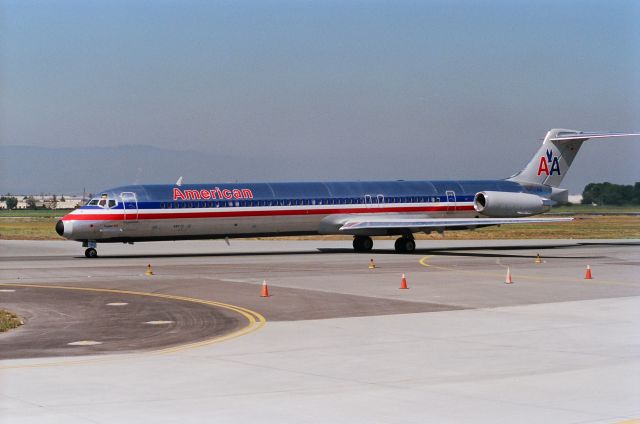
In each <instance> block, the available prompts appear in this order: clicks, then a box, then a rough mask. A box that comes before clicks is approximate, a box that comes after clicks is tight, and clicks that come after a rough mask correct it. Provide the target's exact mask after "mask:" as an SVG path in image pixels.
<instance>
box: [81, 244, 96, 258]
mask: <svg viewBox="0 0 640 424" xmlns="http://www.w3.org/2000/svg"><path fill="white" fill-rule="evenodd" d="M84 256H86V257H87V258H97V257H98V251H97V250H96V249H94V248H93V247H90V248H88V249H87V250H85V251H84Z"/></svg>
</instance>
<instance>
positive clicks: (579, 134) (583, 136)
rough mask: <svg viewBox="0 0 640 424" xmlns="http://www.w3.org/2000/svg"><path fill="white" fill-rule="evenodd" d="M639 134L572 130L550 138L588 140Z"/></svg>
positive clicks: (552, 139)
mask: <svg viewBox="0 0 640 424" xmlns="http://www.w3.org/2000/svg"><path fill="white" fill-rule="evenodd" d="M637 135H640V133H615V132H585V131H571V132H559V133H558V134H557V135H556V136H555V137H553V138H550V139H549V140H550V141H562V140H588V139H590V138H612V137H631V136H637Z"/></svg>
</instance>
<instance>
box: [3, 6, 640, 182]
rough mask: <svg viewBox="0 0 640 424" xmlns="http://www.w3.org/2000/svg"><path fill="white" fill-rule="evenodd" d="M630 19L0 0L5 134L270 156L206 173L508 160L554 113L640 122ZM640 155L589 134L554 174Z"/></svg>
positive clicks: (432, 172)
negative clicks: (568, 165) (257, 163)
mask: <svg viewBox="0 0 640 424" xmlns="http://www.w3.org/2000/svg"><path fill="white" fill-rule="evenodd" d="M639 21H640V5H639V4H638V2H636V1H615V2H611V1H535V2H534V1H483V2H480V1H388V2H385V1H313V2H312V1H245V2H243V1H229V2H216V1H202V2H196V1H56V2H53V1H46V2H44V1H7V0H5V1H4V2H3V3H2V37H0V40H1V41H0V60H1V62H0V72H1V73H0V84H1V85H0V90H1V91H2V96H1V100H0V102H1V103H0V120H1V121H0V125H1V129H0V135H1V137H2V140H1V141H2V143H3V144H5V145H38V146H47V147H55V146H71V147H74V146H116V145H125V144H147V145H152V146H157V147H164V148H174V149H189V150H197V151H203V152H208V153H214V154H218V153H219V154H220V155H224V156H231V157H235V158H237V160H238V161H242V160H243V158H251V159H253V158H256V157H257V158H263V159H264V166H263V167H261V168H260V169H253V170H252V169H251V168H247V167H244V168H242V167H239V169H240V168H241V171H239V173H238V175H217V174H215V172H213V171H212V179H217V180H236V179H240V180H255V179H267V180H310V179H387V178H393V179H395V178H407V179H409V178H411V179H415V178H425V179H427V178H428V179H445V178H499V177H505V176H508V175H510V174H512V173H514V172H516V171H518V170H519V169H520V168H522V167H523V166H524V164H525V163H526V162H527V161H528V160H529V159H530V157H531V156H532V155H533V153H534V152H535V150H536V149H537V146H538V142H539V141H538V140H539V139H540V138H542V137H543V136H544V133H545V132H546V130H547V129H549V128H552V127H562V128H574V129H584V130H619V131H629V130H640V96H639V94H640V29H638V27H639V25H638V24H637V23H638V22H639ZM638 158H640V140H625V141H617V140H616V141H603V142H592V143H589V144H588V145H586V146H585V147H584V150H583V151H582V152H581V154H580V156H579V157H578V159H577V160H576V163H575V164H574V166H573V167H572V170H571V172H570V173H569V175H568V177H567V179H566V180H565V183H566V184H565V185H567V186H568V187H570V188H571V189H572V191H574V192H579V191H580V190H581V188H582V186H584V184H586V183H588V182H590V181H604V180H608V181H612V182H620V183H632V182H634V181H640V170H639V167H637V165H636V163H637V160H638ZM114 172H117V169H114ZM214 177H215V178H214Z"/></svg>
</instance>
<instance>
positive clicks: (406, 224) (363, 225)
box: [340, 218, 573, 234]
mask: <svg viewBox="0 0 640 424" xmlns="http://www.w3.org/2000/svg"><path fill="white" fill-rule="evenodd" d="M572 220H573V218H424V219H393V218H389V219H384V218H383V219H371V220H353V221H347V222H345V223H344V224H343V225H342V227H340V231H341V232H343V233H347V234H349V233H352V232H359V231H361V230H410V231H411V232H418V231H424V230H446V229H464V228H469V229H471V228H480V227H488V226H491V225H503V224H534V223H546V222H566V221H572Z"/></svg>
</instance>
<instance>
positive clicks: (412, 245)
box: [395, 237, 416, 253]
mask: <svg viewBox="0 0 640 424" xmlns="http://www.w3.org/2000/svg"><path fill="white" fill-rule="evenodd" d="M395 248H396V253H413V252H414V251H415V250H416V242H415V240H414V239H413V237H400V238H399V239H398V240H396V244H395Z"/></svg>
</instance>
